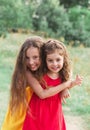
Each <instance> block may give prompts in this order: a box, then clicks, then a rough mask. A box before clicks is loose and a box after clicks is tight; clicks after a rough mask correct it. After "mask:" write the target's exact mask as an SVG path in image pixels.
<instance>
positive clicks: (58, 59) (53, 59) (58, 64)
mask: <svg viewBox="0 0 90 130" xmlns="http://www.w3.org/2000/svg"><path fill="white" fill-rule="evenodd" d="M63 62H64V57H63V56H61V55H60V54H59V51H58V50H57V51H55V52H54V53H51V54H48V55H47V56H46V64H47V68H48V70H49V72H50V73H53V74H54V73H58V72H59V71H60V70H61V69H62V68H63Z"/></svg>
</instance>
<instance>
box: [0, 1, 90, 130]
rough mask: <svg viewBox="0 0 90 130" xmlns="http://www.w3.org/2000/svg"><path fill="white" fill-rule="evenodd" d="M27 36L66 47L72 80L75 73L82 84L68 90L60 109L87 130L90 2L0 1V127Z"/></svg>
mask: <svg viewBox="0 0 90 130" xmlns="http://www.w3.org/2000/svg"><path fill="white" fill-rule="evenodd" d="M31 35H39V36H42V37H44V38H46V39H48V38H56V39H58V40H60V41H62V42H64V43H65V45H66V46H67V48H68V50H69V53H70V57H71V60H72V63H73V77H74V76H75V75H76V74H78V73H79V74H80V75H82V76H83V77H84V80H83V83H82V85H81V87H76V88H73V89H72V90H70V93H71V98H70V99H67V103H66V104H64V105H63V109H64V112H65V115H66V116H76V117H77V116H78V117H81V118H82V119H83V120H84V125H83V126H82V127H84V126H85V130H90V123H89V122H90V87H89V86H90V83H89V82H90V69H89V67H90V60H89V59H90V0H0V126H1V124H2V122H3V119H4V116H5V112H6V110H7V105H8V100H9V87H10V82H11V76H12V72H13V68H14V65H15V60H16V57H17V53H18V51H19V48H20V46H21V44H22V43H23V42H24V40H25V39H26V38H27V37H28V36H31ZM71 120H72V119H71Z"/></svg>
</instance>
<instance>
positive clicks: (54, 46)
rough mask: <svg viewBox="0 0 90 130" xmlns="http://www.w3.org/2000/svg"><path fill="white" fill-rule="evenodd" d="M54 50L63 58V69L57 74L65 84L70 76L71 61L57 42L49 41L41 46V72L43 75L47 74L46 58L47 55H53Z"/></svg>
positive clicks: (63, 46)
mask: <svg viewBox="0 0 90 130" xmlns="http://www.w3.org/2000/svg"><path fill="white" fill-rule="evenodd" d="M55 50H59V54H60V55H62V56H63V57H64V64H63V68H62V70H60V72H59V74H60V77H61V78H62V81H63V82H65V81H67V80H69V79H70V76H71V60H70V57H69V54H68V51H67V48H66V46H65V45H64V44H63V43H62V42H60V41H58V40H55V39H50V40H48V41H47V42H46V43H45V44H44V45H43V46H42V52H41V53H42V54H41V55H42V71H43V74H46V73H47V72H48V68H47V64H46V56H47V55H48V54H51V53H54V52H55Z"/></svg>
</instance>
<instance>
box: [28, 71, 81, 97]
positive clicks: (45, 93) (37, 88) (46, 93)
mask: <svg viewBox="0 0 90 130" xmlns="http://www.w3.org/2000/svg"><path fill="white" fill-rule="evenodd" d="M26 77H27V81H28V84H29V85H30V86H31V87H32V89H33V91H34V92H35V93H36V94H37V95H38V96H39V97H40V98H41V99H44V98H47V97H50V96H53V95H55V94H57V93H59V92H61V91H62V90H64V89H66V88H70V87H73V86H75V85H79V84H81V81H82V80H81V79H77V80H76V79H75V81H73V82H72V81H67V82H64V83H62V84H60V85H58V86H56V87H50V88H47V89H43V88H42V87H41V85H40V83H39V81H37V79H36V78H35V77H34V76H33V75H32V74H31V73H30V72H28V71H27V72H26ZM79 80H80V81H79ZM76 81H77V82H76Z"/></svg>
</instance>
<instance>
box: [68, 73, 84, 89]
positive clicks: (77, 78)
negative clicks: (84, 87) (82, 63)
mask: <svg viewBox="0 0 90 130" xmlns="http://www.w3.org/2000/svg"><path fill="white" fill-rule="evenodd" d="M82 80H83V77H81V76H79V75H76V79H75V80H73V81H71V86H70V87H74V86H76V85H79V86H80V85H81V84H82Z"/></svg>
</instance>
